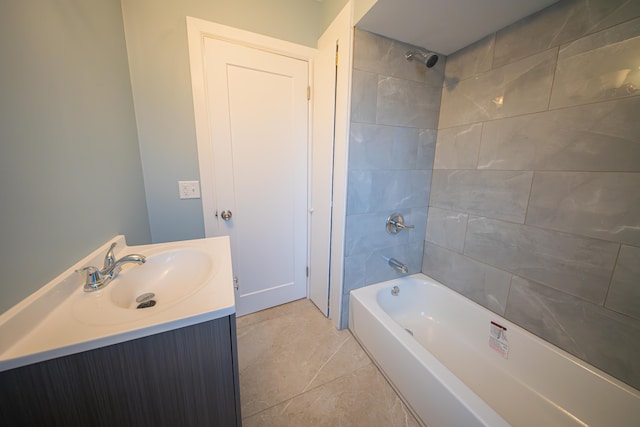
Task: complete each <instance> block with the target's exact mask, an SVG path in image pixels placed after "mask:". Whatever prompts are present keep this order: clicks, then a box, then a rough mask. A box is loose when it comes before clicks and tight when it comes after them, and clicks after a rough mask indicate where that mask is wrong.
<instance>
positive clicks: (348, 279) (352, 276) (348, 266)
mask: <svg viewBox="0 0 640 427" xmlns="http://www.w3.org/2000/svg"><path fill="white" fill-rule="evenodd" d="M367 256H368V255H367V254H358V255H351V256H345V257H344V266H343V268H344V276H343V286H342V293H343V295H346V294H348V293H349V292H351V291H352V290H354V289H358V288H361V287H363V286H365V285H366V283H365V281H364V280H365V277H366V266H367Z"/></svg>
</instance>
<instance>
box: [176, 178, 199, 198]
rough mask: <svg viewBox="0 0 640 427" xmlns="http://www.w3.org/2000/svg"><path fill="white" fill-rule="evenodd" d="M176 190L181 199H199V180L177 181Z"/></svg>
mask: <svg viewBox="0 0 640 427" xmlns="http://www.w3.org/2000/svg"><path fill="white" fill-rule="evenodd" d="M178 191H179V194H180V198H181V199H199V198H200V181H178Z"/></svg>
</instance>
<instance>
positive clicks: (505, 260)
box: [464, 217, 619, 304]
mask: <svg viewBox="0 0 640 427" xmlns="http://www.w3.org/2000/svg"><path fill="white" fill-rule="evenodd" d="M618 249H619V245H618V244H617V243H611V242H604V241H602V240H595V239H590V238H587V237H580V236H574V235H571V234H565V233H559V232H555V231H549V230H544V229H541V228H536V227H530V226H526V225H519V224H512V223H508V222H504V221H498V220H493V219H489V218H478V217H470V218H469V221H468V224H467V236H466V240H465V246H464V253H465V255H468V256H470V257H473V258H475V259H477V260H479V261H482V262H485V263H487V264H490V265H493V266H495V267H498V268H501V269H503V270H506V271H510V272H512V273H515V274H518V275H520V276H523V277H526V278H528V279H531V280H535V281H537V282H540V283H543V284H545V285H547V286H551V287H553V288H555V289H558V290H561V291H563V292H566V293H570V294H572V295H576V296H579V297H581V298H584V299H586V300H588V301H591V302H594V303H597V304H602V303H604V299H605V296H606V293H607V288H608V286H609V279H610V277H611V273H612V272H613V266H614V263H615V260H616V255H617V254H618Z"/></svg>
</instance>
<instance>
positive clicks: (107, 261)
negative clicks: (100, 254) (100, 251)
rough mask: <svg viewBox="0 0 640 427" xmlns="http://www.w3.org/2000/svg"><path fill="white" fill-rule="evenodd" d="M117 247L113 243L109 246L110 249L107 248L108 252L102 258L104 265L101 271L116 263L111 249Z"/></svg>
mask: <svg viewBox="0 0 640 427" xmlns="http://www.w3.org/2000/svg"><path fill="white" fill-rule="evenodd" d="M116 245H117V243H116V242H113V243H112V244H111V247H109V250H108V251H107V253H106V255H105V256H104V265H103V269H106V268H108V267H111V266H112V265H113V264H115V262H116V255H115V254H114V253H113V248H115V247H116Z"/></svg>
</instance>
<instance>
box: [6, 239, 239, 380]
mask: <svg viewBox="0 0 640 427" xmlns="http://www.w3.org/2000/svg"><path fill="white" fill-rule="evenodd" d="M114 241H115V242H117V245H116V248H115V254H116V256H117V257H118V258H119V257H122V256H124V255H127V254H134V253H135V254H141V255H144V256H146V263H144V264H141V265H137V264H126V265H124V266H123V269H122V271H121V272H120V274H119V275H118V276H117V277H116V278H115V279H113V280H112V281H111V282H110V283H109V284H108V285H106V286H105V287H104V288H102V289H100V290H98V291H94V292H84V291H83V285H84V279H85V278H84V274H81V273H78V272H76V270H77V269H79V268H82V267H86V266H87V265H94V266H98V267H100V266H102V263H103V258H104V255H105V254H106V252H107V250H108V249H109V246H110V244H111V243H112V242H114ZM232 277H233V275H232V271H231V252H230V248H229V239H228V238H227V237H215V238H207V239H198V240H189V241H182V242H172V243H160V244H154V245H144V246H127V245H126V242H125V239H124V236H118V237H116V238H115V239H112V240H110V241H109V242H107V243H105V244H104V245H103V246H102V247H101V248H99V249H97V250H96V251H94V252H93V253H91V254H90V255H88V256H87V257H85V258H84V259H83V260H81V261H79V262H78V263H76V264H75V265H73V266H72V267H70V268H69V269H68V270H67V271H66V272H64V273H63V274H61V275H60V276H59V277H57V278H56V279H54V280H53V281H51V282H50V283H48V284H47V285H45V286H44V287H43V288H41V289H40V290H39V291H37V292H36V293H34V294H33V295H31V296H30V297H28V298H27V299H25V300H24V301H22V302H21V303H19V304H18V305H16V306H15V307H13V308H11V309H10V310H8V311H7V312H6V313H4V314H2V316H0V371H3V370H6V369H12V368H15V367H18V366H23V365H25V364H29V363H34V362H39V361H43V360H47V359H50V358H53V357H60V356H64V355H68V354H73V353H77V352H80V351H86V350H91V349H94V348H98V347H102V346H106V345H110V344H116V343H119V342H123V341H127V340H131V339H135V338H140V337H144V336H148V335H152V334H155V333H159V332H164V331H168V330H172V329H177V328H181V327H184V326H189V325H192V324H196V323H201V322H204V321H208V320H213V319H216V318H219V317H223V316H228V315H230V314H233V313H235V300H234V293H233V279H232ZM147 293H153V294H154V296H153V297H151V299H152V300H153V301H154V303H153V304H147V305H148V307H146V308H140V309H138V306H139V303H138V302H136V298H138V297H139V296H141V295H143V294H147ZM143 307H144V306H143Z"/></svg>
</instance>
